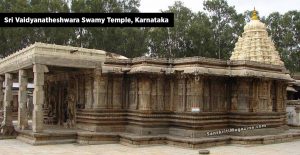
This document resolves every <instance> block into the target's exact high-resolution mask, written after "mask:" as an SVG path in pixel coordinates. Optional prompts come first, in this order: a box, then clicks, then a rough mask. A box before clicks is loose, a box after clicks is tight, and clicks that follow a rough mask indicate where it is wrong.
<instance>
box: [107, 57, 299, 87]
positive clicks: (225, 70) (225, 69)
mask: <svg viewBox="0 0 300 155" xmlns="http://www.w3.org/2000/svg"><path fill="white" fill-rule="evenodd" d="M150 60H151V59H150V58H147V62H145V60H144V59H140V60H139V61H136V62H135V63H131V62H130V61H126V62H124V61H122V60H114V62H112V61H111V62H110V63H105V64H104V65H103V66H102V73H108V72H109V73H114V72H115V73H118V74H120V73H122V72H126V73H127V74H175V72H178V71H179V72H181V74H192V75H206V76H228V77H253V78H271V79H277V80H284V81H293V79H292V78H291V77H290V75H289V74H288V73H287V72H286V69H285V68H284V67H281V66H278V65H270V64H262V63H258V62H251V61H224V60H219V59H210V58H208V59H205V58H203V57H195V58H193V57H192V58H179V59H173V60H172V59H161V61H160V62H161V63H157V59H156V61H155V62H152V61H150ZM189 60H190V61H189ZM210 60H212V61H210ZM163 61H168V62H165V63H164V62H163ZM119 62H122V63H119ZM141 62H143V63H141ZM170 62H173V63H170ZM163 64H165V65H163Z"/></svg>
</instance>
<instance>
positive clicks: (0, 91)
mask: <svg viewBox="0 0 300 155" xmlns="http://www.w3.org/2000/svg"><path fill="white" fill-rule="evenodd" d="M3 81H4V78H3V76H0V110H3V107H4V104H3V99H4V94H3Z"/></svg>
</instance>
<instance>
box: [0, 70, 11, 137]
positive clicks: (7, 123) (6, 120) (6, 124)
mask: <svg viewBox="0 0 300 155" xmlns="http://www.w3.org/2000/svg"><path fill="white" fill-rule="evenodd" d="M12 78H13V77H12V74H9V73H5V92H4V102H3V103H4V107H3V111H4V114H3V122H2V124H1V128H0V129H1V133H2V134H3V135H13V134H15V129H14V126H13V122H12V85H13V81H12Z"/></svg>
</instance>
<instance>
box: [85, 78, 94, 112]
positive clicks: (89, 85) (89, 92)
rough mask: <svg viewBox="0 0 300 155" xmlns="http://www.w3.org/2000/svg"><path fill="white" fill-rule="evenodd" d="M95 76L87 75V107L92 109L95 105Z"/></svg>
mask: <svg viewBox="0 0 300 155" xmlns="http://www.w3.org/2000/svg"><path fill="white" fill-rule="evenodd" d="M93 85H94V83H93V77H92V76H90V75H86V76H85V109H91V108H92V107H93V100H94V95H93Z"/></svg>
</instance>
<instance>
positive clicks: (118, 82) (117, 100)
mask: <svg viewBox="0 0 300 155" xmlns="http://www.w3.org/2000/svg"><path fill="white" fill-rule="evenodd" d="M122 82H123V77H122V76H118V75H116V77H114V78H113V94H112V95H113V98H112V102H113V109H121V108H122Z"/></svg>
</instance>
